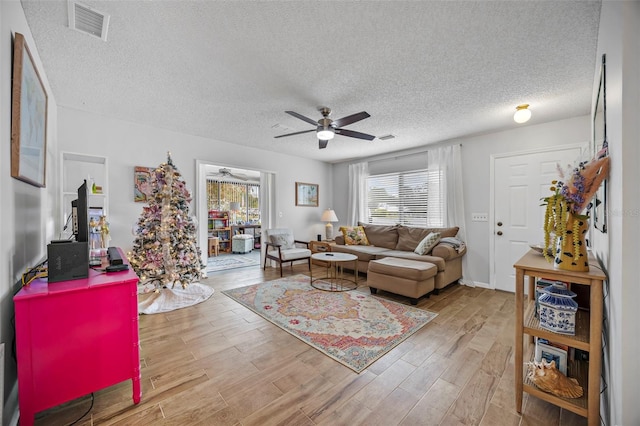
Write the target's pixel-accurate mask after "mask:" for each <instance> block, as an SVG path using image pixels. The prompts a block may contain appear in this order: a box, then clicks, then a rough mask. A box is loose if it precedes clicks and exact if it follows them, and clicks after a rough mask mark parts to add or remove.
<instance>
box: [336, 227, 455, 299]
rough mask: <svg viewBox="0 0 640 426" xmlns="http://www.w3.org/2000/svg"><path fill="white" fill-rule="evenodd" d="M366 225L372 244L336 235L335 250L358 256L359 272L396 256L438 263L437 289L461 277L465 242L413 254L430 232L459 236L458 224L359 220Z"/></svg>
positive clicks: (444, 235) (438, 245) (442, 235)
mask: <svg viewBox="0 0 640 426" xmlns="http://www.w3.org/2000/svg"><path fill="white" fill-rule="evenodd" d="M358 225H359V226H362V227H363V228H364V233H365V234H366V237H367V240H368V243H369V245H345V240H344V237H343V236H342V235H339V236H337V237H336V238H335V242H336V244H335V245H334V246H332V247H331V250H332V251H336V252H341V253H351V254H355V255H356V256H358V271H359V272H363V273H367V270H368V268H369V262H370V261H371V260H376V259H382V258H385V257H394V258H401V259H408V260H413V261H420V262H428V263H431V264H433V265H435V266H436V267H437V269H438V272H437V274H436V276H435V279H434V280H435V285H434V292H435V293H436V294H437V293H438V291H439V290H441V289H443V288H444V287H446V286H447V285H449V284H451V283H454V282H457V281H458V280H459V279H460V278H462V256H464V254H465V253H466V247H465V246H464V244H461V245H457V244H455V243H452V242H441V243H439V244H437V245H436V246H435V247H434V248H433V249H432V250H431V251H430V252H429V253H427V254H423V255H420V254H416V253H414V250H415V248H416V247H417V246H418V244H419V243H420V242H421V241H422V240H423V239H424V238H425V237H426V236H427V235H429V234H430V233H431V232H438V233H440V235H441V237H442V238H448V239H450V240H452V238H451V237H456V235H457V233H458V229H459V228H458V227H450V228H417V227H409V226H403V225H371V224H365V223H359V224H358Z"/></svg>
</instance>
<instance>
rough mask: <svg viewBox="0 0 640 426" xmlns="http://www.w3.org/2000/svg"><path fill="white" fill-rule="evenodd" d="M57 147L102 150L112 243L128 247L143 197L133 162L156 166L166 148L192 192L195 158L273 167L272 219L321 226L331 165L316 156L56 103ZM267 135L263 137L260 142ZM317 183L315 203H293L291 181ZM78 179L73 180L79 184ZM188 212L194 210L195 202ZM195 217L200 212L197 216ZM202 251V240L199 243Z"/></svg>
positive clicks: (306, 230) (304, 234)
mask: <svg viewBox="0 0 640 426" xmlns="http://www.w3.org/2000/svg"><path fill="white" fill-rule="evenodd" d="M58 117H59V121H58V126H59V140H60V150H61V151H70V152H77V153H82V154H91V155H99V156H105V157H107V158H108V165H109V182H108V186H109V209H108V210H109V217H108V221H109V225H110V233H111V238H112V240H111V242H110V244H111V245H113V246H119V247H122V248H123V249H125V250H129V249H130V248H131V247H132V245H133V239H134V237H133V235H132V234H131V228H132V226H133V225H134V224H135V223H136V221H137V220H138V218H139V216H140V214H141V212H142V207H143V206H144V204H143V203H135V202H134V201H133V168H134V167H135V166H148V167H157V166H158V165H159V164H160V163H163V162H166V161H167V152H171V158H172V160H173V163H174V165H175V166H176V167H177V168H178V170H179V171H180V173H181V174H182V177H183V178H184V180H185V182H186V184H187V187H188V189H189V190H190V191H191V193H192V196H195V193H196V179H197V171H196V160H200V161H202V162H208V163H211V164H216V165H222V166H231V167H238V168H244V169H251V170H260V171H269V172H274V173H276V186H277V189H276V212H277V213H280V212H282V216H281V217H280V216H279V215H278V217H277V218H276V225H277V226H283V227H290V228H292V229H293V230H294V233H295V235H296V238H299V239H306V240H310V239H315V236H316V234H318V233H320V232H321V231H322V230H323V226H322V223H321V222H320V215H321V214H322V210H323V209H324V208H327V207H329V200H331V199H332V197H333V194H332V178H331V173H329V172H330V168H331V166H330V165H328V164H326V163H324V162H320V161H313V160H306V159H302V158H297V157H292V156H287V155H283V154H277V153H274V152H270V151H265V150H260V149H255V148H247V147H242V146H239V145H233V144H229V143H225V142H221V141H216V140H214V139H208V138H203V137H197V136H191V135H186V134H181V133H176V132H173V131H170V130H166V129H159V128H153V127H150V126H146V125H141V124H136V123H131V122H126V121H122V120H116V119H112V118H108V117H104V116H99V115H96V114H91V113H87V112H82V111H78V110H75V109H70V108H66V107H62V106H60V107H59V111H58ZM269 143H271V140H269V139H266V140H265V146H268V144H269ZM296 181H300V182H308V183H317V184H318V185H319V189H320V198H319V200H320V201H319V204H320V205H319V206H318V207H296V205H295V182H296ZM81 183H82V182H78V186H80V184H81ZM190 212H191V213H192V214H194V215H196V206H195V204H194V203H192V205H191V209H190ZM198 220H199V222H200V223H206V220H205V218H201V217H198ZM199 244H200V247H201V249H202V251H203V252H206V241H205V242H204V243H199Z"/></svg>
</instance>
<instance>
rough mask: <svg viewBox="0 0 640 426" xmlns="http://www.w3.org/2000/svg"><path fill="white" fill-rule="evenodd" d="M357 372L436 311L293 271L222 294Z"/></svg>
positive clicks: (434, 314)
mask: <svg viewBox="0 0 640 426" xmlns="http://www.w3.org/2000/svg"><path fill="white" fill-rule="evenodd" d="M222 293H223V294H225V295H227V296H228V297H230V298H232V299H233V300H235V301H236V302H238V303H240V304H242V305H244V306H245V307H247V308H249V309H251V310H252V311H253V312H255V313H257V314H258V315H260V316H262V317H263V318H265V319H266V320H268V321H271V322H272V323H273V324H275V325H277V326H278V327H280V328H282V329H283V330H285V331H287V332H288V333H290V334H291V335H293V336H295V337H297V338H298V339H300V340H302V341H303V342H305V343H307V344H309V345H311V346H313V347H314V348H316V349H318V350H319V351H321V352H322V353H324V354H325V355H327V356H329V357H331V358H333V359H334V360H336V361H338V362H340V363H342V364H344V365H346V366H347V367H349V368H351V369H352V370H354V371H355V372H357V373H360V372H361V371H362V370H364V369H365V368H367V367H368V366H369V365H371V364H372V363H373V362H374V361H376V360H377V359H378V358H380V357H381V356H383V355H384V354H386V353H387V352H389V351H390V350H391V349H392V348H394V347H395V346H397V345H398V344H400V343H401V342H402V341H404V340H405V339H406V338H408V337H409V336H411V335H412V334H413V333H415V332H416V331H418V330H419V329H420V328H421V327H423V326H424V325H426V324H427V323H428V322H429V321H431V320H432V319H434V318H435V317H436V316H437V315H438V314H436V313H434V312H429V311H426V310H423V309H418V308H414V307H411V306H407V305H403V304H400V303H397V302H393V301H390V300H385V299H382V298H379V297H376V296H371V295H368V294H365V293H362V292H359V291H345V292H329V291H323V290H318V289H315V288H313V287H311V285H310V283H309V277H308V276H305V275H296V276H292V277H286V278H280V279H277V280H274V281H268V282H265V283H261V284H254V285H250V286H246V287H240V288H236V289H231V290H225V291H223V292H222Z"/></svg>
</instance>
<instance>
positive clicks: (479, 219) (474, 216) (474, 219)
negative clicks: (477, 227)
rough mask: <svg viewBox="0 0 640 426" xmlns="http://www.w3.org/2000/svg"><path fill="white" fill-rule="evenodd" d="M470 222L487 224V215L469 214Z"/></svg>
mask: <svg viewBox="0 0 640 426" xmlns="http://www.w3.org/2000/svg"><path fill="white" fill-rule="evenodd" d="M471 221H472V222H488V221H489V215H488V214H487V213H471Z"/></svg>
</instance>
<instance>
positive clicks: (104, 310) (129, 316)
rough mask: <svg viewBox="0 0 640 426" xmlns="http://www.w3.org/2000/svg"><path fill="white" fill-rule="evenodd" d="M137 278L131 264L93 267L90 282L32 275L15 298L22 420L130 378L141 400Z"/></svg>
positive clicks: (135, 398) (137, 399)
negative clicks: (110, 270)
mask: <svg viewBox="0 0 640 426" xmlns="http://www.w3.org/2000/svg"><path fill="white" fill-rule="evenodd" d="M123 259H126V257H125V256H123ZM125 261H126V260H125ZM137 283H138V277H137V276H136V274H135V273H134V272H133V271H132V270H131V269H129V270H127V271H122V272H113V273H109V274H104V273H99V272H96V271H94V270H89V277H88V278H86V279H80V280H73V281H61V282H56V283H51V284H48V283H47V281H46V279H44V280H35V281H33V282H32V283H31V284H30V285H29V286H27V287H23V288H22V289H21V290H20V291H19V292H18V293H17V294H16V295H15V296H14V298H13V300H14V303H15V312H16V343H17V353H18V396H19V403H20V424H21V425H31V424H33V421H34V415H35V413H37V412H39V411H42V410H45V409H47V408H51V407H54V406H56V405H59V404H62V403H63V402H66V401H69V400H72V399H75V398H78V397H80V396H83V395H87V394H90V393H91V392H94V391H97V390H99V389H102V388H105V387H107V386H111V385H114V384H116V383H119V382H122V381H124V380H128V379H131V380H132V382H133V402H134V403H135V404H137V403H138V402H140V398H141V395H142V394H141V389H140V347H139V340H138V302H137Z"/></svg>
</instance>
